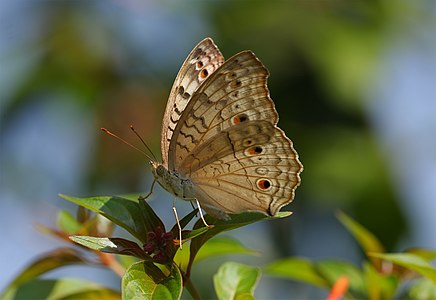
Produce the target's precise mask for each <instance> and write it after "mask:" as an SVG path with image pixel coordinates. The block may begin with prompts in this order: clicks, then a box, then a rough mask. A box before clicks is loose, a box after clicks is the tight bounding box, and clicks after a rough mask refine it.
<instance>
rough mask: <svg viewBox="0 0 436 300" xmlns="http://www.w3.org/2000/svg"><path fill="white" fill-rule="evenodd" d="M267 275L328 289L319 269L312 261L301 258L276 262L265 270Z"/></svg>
mask: <svg viewBox="0 0 436 300" xmlns="http://www.w3.org/2000/svg"><path fill="white" fill-rule="evenodd" d="M264 271H265V274H267V275H271V276H278V277H284V278H288V279H292V280H297V281H302V282H305V283H308V284H311V285H314V286H318V287H323V288H326V287H328V284H327V282H326V280H325V279H324V278H322V277H321V276H320V275H319V274H318V272H317V269H316V267H315V265H314V263H312V262H311V261H310V260H308V259H305V258H299V257H291V258H286V259H282V260H278V261H275V262H273V263H271V264H269V265H267V266H266V267H265V268H264Z"/></svg>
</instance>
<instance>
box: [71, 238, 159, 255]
mask: <svg viewBox="0 0 436 300" xmlns="http://www.w3.org/2000/svg"><path fill="white" fill-rule="evenodd" d="M70 239H71V240H72V241H74V242H76V243H78V244H80V245H82V246H85V247H88V248H90V249H93V250H98V251H102V252H105V253H114V254H123V255H132V256H135V257H138V258H141V259H144V260H149V261H151V260H152V258H151V257H150V256H149V255H148V254H147V253H145V252H144V250H143V249H142V248H140V247H139V246H138V244H136V243H135V242H132V241H129V240H126V239H122V238H99V237H93V236H83V235H76V236H71V237H70Z"/></svg>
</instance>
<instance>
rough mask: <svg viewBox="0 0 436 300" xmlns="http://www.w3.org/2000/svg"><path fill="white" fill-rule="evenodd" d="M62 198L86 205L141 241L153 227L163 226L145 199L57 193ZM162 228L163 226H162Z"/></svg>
mask: <svg viewBox="0 0 436 300" xmlns="http://www.w3.org/2000/svg"><path fill="white" fill-rule="evenodd" d="M59 196H61V197H62V198H64V199H67V200H69V201H71V202H74V203H76V204H78V205H81V206H83V207H86V208H88V209H90V210H92V211H94V212H96V213H99V214H101V215H103V216H104V217H106V218H108V219H109V220H111V221H112V222H114V223H115V224H117V225H119V226H121V227H123V228H124V229H126V230H127V231H128V232H130V233H131V234H132V235H133V236H134V237H136V238H137V239H138V240H140V241H141V242H142V243H145V242H146V241H147V233H148V232H149V231H152V229H153V228H155V227H158V226H163V224H162V222H161V221H160V219H159V218H157V216H156V215H155V214H154V212H153V211H152V209H151V208H150V207H149V206H148V204H147V203H146V201H140V202H141V204H140V203H138V201H133V200H129V199H125V198H121V197H116V196H114V197H111V196H101V197H90V198H77V197H70V196H66V195H62V194H61V195H59ZM162 228H163V229H164V227H162Z"/></svg>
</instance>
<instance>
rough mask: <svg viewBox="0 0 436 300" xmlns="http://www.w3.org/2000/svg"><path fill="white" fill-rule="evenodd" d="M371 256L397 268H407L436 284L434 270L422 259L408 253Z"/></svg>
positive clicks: (435, 272) (435, 270)
mask: <svg viewBox="0 0 436 300" xmlns="http://www.w3.org/2000/svg"><path fill="white" fill-rule="evenodd" d="M370 255H371V256H374V257H378V258H381V259H384V260H387V261H390V262H393V263H394V264H397V265H399V266H402V267H405V268H408V269H410V270H412V271H415V272H417V273H419V274H421V275H422V276H424V277H427V278H428V279H430V280H432V281H433V282H435V283H436V268H434V267H432V265H431V264H430V263H429V262H428V261H427V260H425V259H423V258H422V257H420V256H418V255H415V254H410V253H392V254H380V253H371V254H370Z"/></svg>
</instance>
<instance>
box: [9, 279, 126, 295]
mask: <svg viewBox="0 0 436 300" xmlns="http://www.w3.org/2000/svg"><path fill="white" fill-rule="evenodd" d="M120 298H121V296H120V294H119V292H117V291H115V290H112V289H109V288H106V287H102V286H100V285H98V284H95V283H92V282H89V281H83V280H78V279H59V280H49V279H34V280H31V281H28V282H26V283H24V284H22V285H20V286H19V287H18V288H17V290H16V291H15V294H14V295H12V294H11V295H8V296H6V297H5V298H2V299H3V300H12V299H17V300H18V299H47V300H55V299H68V300H73V299H77V300H79V299H89V300H91V299H101V300H116V299H120Z"/></svg>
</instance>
